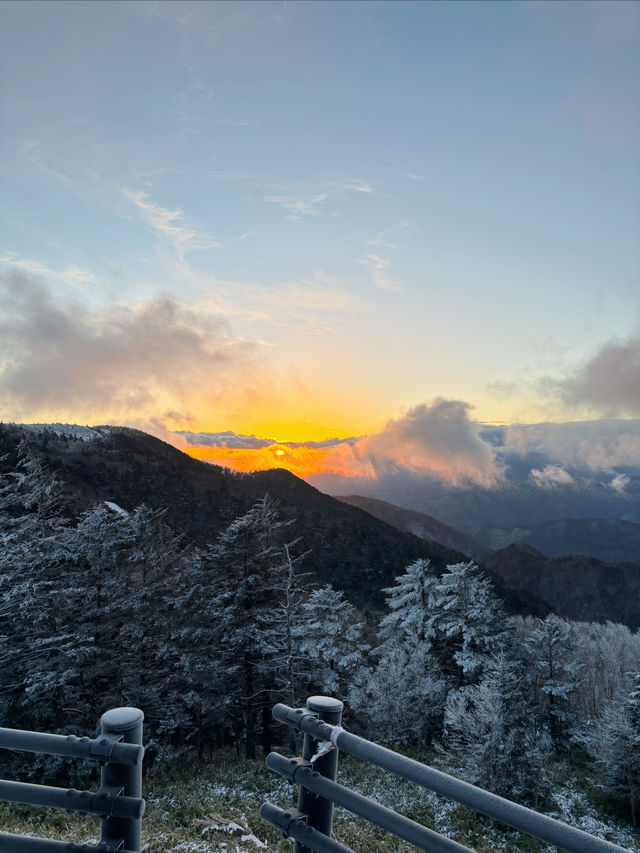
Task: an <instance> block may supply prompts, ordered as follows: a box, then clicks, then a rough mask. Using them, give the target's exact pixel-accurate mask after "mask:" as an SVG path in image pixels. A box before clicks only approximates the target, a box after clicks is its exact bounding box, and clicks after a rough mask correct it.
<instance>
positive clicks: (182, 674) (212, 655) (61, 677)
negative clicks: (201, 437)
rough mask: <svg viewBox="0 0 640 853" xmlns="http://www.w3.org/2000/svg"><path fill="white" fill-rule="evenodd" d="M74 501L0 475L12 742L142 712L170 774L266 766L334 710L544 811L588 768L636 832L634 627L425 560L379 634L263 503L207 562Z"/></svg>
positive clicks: (391, 594)
mask: <svg viewBox="0 0 640 853" xmlns="http://www.w3.org/2000/svg"><path fill="white" fill-rule="evenodd" d="M63 496H64V491H63V485H62V484H61V483H60V482H58V481H57V480H56V478H55V477H53V476H52V475H51V474H50V473H49V472H48V471H47V470H46V467H45V465H44V463H43V461H42V459H41V457H40V456H39V455H38V453H37V451H36V450H34V449H33V448H30V447H29V446H28V445H27V444H24V445H23V446H22V447H21V454H20V462H19V465H18V466H17V467H15V466H12V465H5V466H4V469H3V473H2V480H1V481H0V535H1V537H2V538H1V545H2V547H1V550H0V620H1V621H0V725H4V726H12V727H21V728H37V729H41V730H50V731H65V732H69V731H76V730H81V731H82V730H85V729H86V727H87V725H88V722H89V721H94V720H97V718H98V717H99V715H100V714H101V713H102V712H103V711H104V710H105V709H106V708H108V707H113V706H117V705H123V704H129V705H135V706H138V707H141V708H143V710H144V712H145V717H146V724H147V732H148V736H149V738H150V744H149V745H150V752H151V754H152V755H154V756H155V757H156V759H158V760H161V759H162V758H163V757H164V756H166V755H171V756H173V757H174V758H175V756H176V753H179V752H180V751H184V750H194V751H196V752H197V753H198V754H199V755H205V754H207V752H208V751H210V750H212V749H214V748H218V747H221V746H225V745H233V746H235V747H236V749H238V750H240V749H242V750H243V751H244V752H245V753H246V754H247V755H248V756H249V757H254V756H255V755H256V751H257V749H258V748H261V751H263V752H268V751H269V750H270V749H271V742H272V740H273V738H274V733H273V731H272V724H271V713H270V709H271V706H272V705H273V704H274V703H275V702H277V701H285V702H287V703H288V704H292V705H295V704H298V703H299V702H301V701H302V700H303V699H304V698H305V696H307V695H311V694H314V693H325V694H331V695H335V696H338V697H340V698H343V699H345V700H346V701H347V703H348V707H349V709H350V718H351V720H352V726H353V727H357V728H359V729H360V730H361V731H362V732H363V733H364V734H366V735H367V736H369V737H371V739H373V740H376V741H379V742H383V743H387V744H392V745H401V744H407V745H418V746H421V745H429V744H436V745H437V746H438V748H439V749H443V750H444V751H445V753H444V754H445V755H446V757H447V760H448V761H450V762H451V764H452V766H453V767H454V768H455V769H457V770H458V771H461V772H463V773H464V775H465V778H467V779H469V781H472V782H475V783H477V784H479V785H481V786H483V787H486V788H489V789H490V790H493V791H496V792H498V793H501V794H504V795H507V796H510V797H514V798H516V799H518V800H519V801H521V802H526V803H530V804H533V805H534V806H538V807H541V806H542V805H543V803H544V801H545V800H546V799H547V798H548V796H549V793H550V790H551V779H550V775H549V770H548V768H549V766H550V759H551V758H553V757H554V756H557V755H558V754H563V753H568V752H573V753H580V754H581V755H583V756H584V757H585V760H587V761H588V762H589V764H590V767H591V771H590V772H591V773H592V776H593V779H594V782H595V784H598V785H599V786H601V787H602V788H603V789H605V790H606V791H608V792H609V794H611V795H614V796H617V797H619V798H620V801H621V802H622V803H623V805H624V808H626V809H627V812H628V815H629V817H630V819H631V820H632V822H633V823H634V824H637V822H638V797H639V795H640V675H639V674H638V672H639V670H640V637H639V635H638V634H637V633H636V634H633V633H632V632H631V631H629V629H628V628H626V627H625V626H622V625H614V624H611V623H608V624H606V625H598V624H594V623H576V622H567V621H565V620H563V619H560V618H559V617H557V616H553V615H551V616H549V617H547V618H546V619H544V620H538V619H535V620H534V619H531V618H528V619H523V618H521V617H517V618H516V617H508V616H507V615H506V613H505V610H504V607H503V604H502V602H501V601H500V599H499V598H498V597H497V596H496V594H495V592H494V590H493V587H492V586H491V584H490V582H489V581H488V580H487V579H486V578H485V577H484V576H483V574H482V572H481V571H480V570H479V569H478V567H477V566H475V565H474V564H473V563H457V564H455V565H450V566H448V567H447V568H446V569H445V571H444V572H441V573H440V574H437V573H435V572H434V571H433V569H432V567H431V566H430V564H429V562H428V561H426V560H417V561H415V562H414V563H412V564H411V565H409V566H407V568H406V569H405V571H404V572H403V573H402V574H401V575H399V576H398V577H397V578H396V583H395V584H394V586H392V587H389V588H388V589H386V590H384V592H385V595H386V600H387V605H388V612H387V614H386V615H384V616H383V617H382V618H381V619H380V621H379V623H378V624H377V625H373V624H366V623H365V622H364V620H363V619H362V618H361V615H360V614H359V612H358V611H357V610H356V609H355V608H354V607H353V606H352V605H351V604H350V603H349V602H348V601H347V600H346V599H345V598H344V596H343V594H342V593H341V592H339V591H337V590H335V589H333V588H332V587H330V586H317V585H314V584H313V582H312V580H311V578H310V577H309V576H305V575H302V574H301V573H300V572H299V571H298V563H299V562H300V560H301V558H302V557H303V556H304V544H303V543H301V542H298V541H290V539H289V536H288V528H289V525H288V524H287V523H285V522H283V521H282V519H281V518H280V516H279V512H278V507H277V505H276V504H275V503H274V501H272V500H271V499H270V498H269V497H268V496H266V497H264V498H263V499H262V500H260V501H258V502H257V503H256V504H255V505H254V506H253V507H252V508H251V509H250V510H249V511H248V512H246V513H244V514H243V515H241V516H240V517H238V518H236V519H235V520H234V521H232V522H231V524H229V525H228V526H227V527H226V528H225V529H224V530H223V531H222V532H221V533H220V534H219V535H218V536H217V537H216V538H215V540H214V541H213V542H212V543H211V544H209V545H207V546H206V547H196V546H194V545H193V544H192V543H190V542H189V541H186V540H184V539H183V538H182V537H181V536H180V535H179V534H178V533H177V532H175V531H174V530H172V529H171V528H170V527H169V525H168V524H167V523H166V522H165V520H164V517H163V513H162V512H159V511H156V510H151V509H149V508H147V507H145V506H139V507H137V508H135V509H134V510H133V511H131V512H126V511H124V510H122V509H121V508H120V507H118V506H116V505H114V504H108V503H102V504H98V505H96V506H94V507H92V508H90V509H88V510H87V511H86V512H84V513H83V514H82V515H81V517H80V518H78V519H75V520H69V519H66V518H64V517H63V515H62V514H61V512H60V506H61V503H62V499H63Z"/></svg>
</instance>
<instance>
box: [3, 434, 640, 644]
mask: <svg viewBox="0 0 640 853" xmlns="http://www.w3.org/2000/svg"><path fill="white" fill-rule="evenodd" d="M23 439H26V440H28V441H29V442H31V443H33V444H34V445H35V446H36V447H37V448H38V449H39V451H40V452H41V453H42V454H43V455H44V457H45V460H46V462H47V465H48V467H49V468H50V470H51V471H52V473H54V474H55V475H56V476H57V477H58V478H59V479H60V480H61V481H62V483H63V484H64V493H65V504H64V507H63V511H64V513H65V514H67V515H68V516H69V517H77V516H78V514H79V513H80V512H82V511H83V510H84V509H86V508H87V507H89V506H91V505H92V504H94V503H96V502H98V501H111V502H113V503H115V504H117V505H119V506H120V507H123V508H124V509H125V510H130V509H132V508H133V507H135V506H137V505H138V504H141V503H145V504H147V505H148V506H150V507H152V508H156V509H164V510H165V511H166V518H167V521H168V523H169V524H171V526H172V527H173V528H174V529H175V530H176V531H179V532H181V533H183V534H184V535H185V536H186V537H187V538H189V539H191V540H192V541H194V542H196V543H198V544H204V543H206V542H211V541H213V540H214V539H215V537H216V535H217V533H218V532H219V531H220V530H221V529H222V528H223V527H224V526H226V525H227V524H229V523H230V522H231V521H232V520H233V519H234V518H235V517H237V516H238V515H240V514H242V513H243V512H246V511H247V510H248V509H249V508H250V507H251V506H252V505H253V504H254V503H255V501H256V500H258V499H259V498H261V497H263V496H264V495H265V494H267V493H268V494H270V495H272V496H273V497H275V498H277V499H278V500H279V501H280V505H281V513H282V516H283V517H284V518H285V519H286V520H288V521H290V528H289V530H288V538H289V539H290V540H294V539H298V538H299V540H300V541H299V544H298V545H297V546H296V548H297V549H298V552H306V551H308V554H307V556H306V557H305V558H304V560H303V562H302V564H301V570H305V571H311V572H313V573H314V574H315V576H316V577H317V578H318V580H319V581H321V582H330V583H332V584H333V585H334V586H335V587H336V588H338V589H342V590H343V591H344V592H345V593H346V594H347V595H348V597H349V598H350V599H351V600H352V601H353V603H354V604H356V605H357V606H359V607H360V608H362V609H363V610H364V611H365V613H366V612H367V611H369V610H370V611H372V612H379V611H380V609H381V608H383V607H384V593H383V589H384V587H386V586H390V585H391V584H392V583H393V581H394V578H395V577H396V576H397V575H399V574H400V573H402V571H403V570H404V568H405V567H406V566H407V565H408V564H409V563H411V562H412V561H414V560H416V559H418V558H425V559H430V560H431V562H432V564H433V566H434V567H435V568H436V569H437V570H441V569H443V568H444V566H446V565H448V564H450V563H454V562H459V561H461V560H468V559H469V558H471V557H472V558H474V559H476V560H478V561H479V563H480V565H481V566H482V567H483V568H484V569H485V570H486V572H487V574H488V576H489V577H490V578H491V579H492V581H493V583H494V586H495V587H496V591H497V592H498V594H499V595H501V596H502V597H503V598H504V600H505V602H506V604H507V607H508V609H509V610H510V612H514V613H522V614H532V615H538V616H543V615H546V613H548V612H549V611H551V610H553V611H555V612H557V613H558V614H559V615H562V616H566V617H568V618H574V619H577V618H579V619H585V620H607V619H610V620H612V621H620V622H625V623H627V624H629V625H632V626H635V627H637V626H638V625H639V624H640V615H639V614H640V606H639V602H640V597H639V595H638V592H639V591H640V586H639V582H638V581H639V579H640V565H637V561H634V562H635V563H636V564H631V563H628V564H615V565H609V564H607V563H604V562H601V561H598V560H596V559H593V558H589V557H583V556H572V557H571V558H570V559H567V560H554V559H553V558H552V557H547V556H545V555H544V554H541V553H540V552H538V551H535V550H534V549H533V548H530V547H527V546H520V545H517V546H511V547H510V548H506V549H502V550H500V551H498V552H497V553H494V554H490V553H489V550H490V548H491V543H492V542H494V541H496V539H495V537H496V536H497V535H498V534H497V533H496V532H495V531H496V529H497V528H499V529H500V530H502V531H503V535H505V536H506V535H514V531H513V528H510V527H506V526H505V527H504V528H502V527H500V526H499V524H497V525H496V526H495V527H492V528H491V529H490V530H488V527H487V526H485V527H482V526H480V525H476V526H473V525H469V527H468V528H467V529H473V530H474V531H475V530H478V531H479V534H478V535H476V536H475V537H473V536H469V535H468V533H467V531H466V530H465V531H460V530H456V529H455V528H454V527H452V526H449V525H446V524H443V523H442V522H441V521H439V520H438V519H436V518H434V517H432V516H430V515H425V514H423V513H420V512H416V511H411V510H406V509H402V508H401V507H398V506H393V505H391V504H388V503H385V502H384V501H380V500H372V499H371V498H366V497H360V496H350V497H348V498H341V499H339V500H338V499H334V498H332V497H330V496H329V495H327V494H324V493H323V492H320V491H318V490H317V489H315V488H313V487H312V486H310V485H309V484H308V483H305V482H304V481H303V480H300V479H299V478H297V477H295V476H294V475H293V474H290V473H289V472H287V471H285V470H283V469H275V470H270V471H259V472H255V473H253V474H239V473H236V472H233V471H230V470H228V469H224V468H220V467H218V466H215V465H210V464H208V463H204V462H199V461H197V460H194V459H192V458H191V457H190V456H187V455H186V454H184V453H182V452H181V451H179V450H177V449H176V448H175V447H173V446H171V445H169V444H166V443H165V442H163V441H160V440H159V439H157V438H154V437H153V436H150V435H147V434H145V433H143V432H140V431H137V430H133V429H128V428H124V427H96V428H88V427H83V428H78V427H74V428H71V427H64V426H59V425H56V426H38V427H26V426H20V425H0V457H2V456H3V455H5V454H7V457H6V458H5V459H4V460H3V461H2V462H0V464H3V465H5V466H6V465H14V464H15V461H16V448H17V445H18V443H19V442H20V441H21V440H23ZM462 506H464V502H462ZM459 512H460V513H462V508H460V509H459ZM609 521H611V519H608V520H607V519H605V520H604V522H603V523H600V521H599V522H598V523H596V524H595V526H593V525H594V523H593V522H592V523H591V524H592V527H591V528H589V529H591V534H592V540H593V542H594V543H595V542H596V540H598V535H599V534H598V530H601V531H604V533H606V532H607V531H613V529H614V528H612V527H611V526H610V525H609V524H608V522H609ZM614 521H615V520H614ZM554 524H555V525H556V526H555V527H553V526H552V525H549V524H548V523H547V524H541V525H537V526H536V525H533V526H532V527H531V528H529V527H526V531H532V532H529V533H527V534H526V535H527V536H529V535H533V533H535V534H536V535H540V536H542V535H543V534H544V535H546V536H547V538H548V539H549V541H551V540H552V539H553V537H554V536H555V537H556V539H560V538H562V536H564V537H565V539H566V540H567V541H570V540H571V537H574V539H575V538H578V539H579V537H580V530H581V529H582V527H584V525H585V524H586V522H584V519H582V520H581V519H578V520H576V524H569V523H568V522H566V523H565V522H563V523H559V522H554ZM563 524H564V527H563ZM538 527H539V528H540V530H538ZM636 527H638V525H637V524H635V523H632V522H629V524H628V525H627V524H624V523H623V524H622V525H621V526H619V530H620V531H621V533H624V536H622V535H620V536H618V545H619V546H620V542H621V541H623V540H624V541H625V542H626V543H628V544H627V545H625V547H627V548H628V549H631V548H632V547H633V535H634V534H635V528H636ZM522 529H523V530H524V529H525V528H524V526H523V528H522ZM585 529H587V528H585ZM521 532H522V531H521ZM518 535H520V534H518ZM492 536H493V537H494V539H491V537H492ZM585 538H586V539H587V540H588V537H585ZM605 540H606V536H604V534H603V537H602V541H605ZM500 544H502V543H500ZM613 544H614V543H613V540H612V541H611V545H613Z"/></svg>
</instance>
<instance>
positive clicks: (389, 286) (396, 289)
mask: <svg viewBox="0 0 640 853" xmlns="http://www.w3.org/2000/svg"><path fill="white" fill-rule="evenodd" d="M358 263H359V264H361V265H362V266H363V267H364V268H365V269H366V270H367V272H368V273H369V275H370V277H371V280H372V282H373V284H374V285H375V286H376V287H378V288H379V289H380V290H388V291H390V292H392V293H400V292H401V291H402V288H401V286H400V284H399V283H398V281H397V280H396V279H395V278H393V276H392V269H393V263H392V261H391V259H390V258H383V257H381V256H380V255H374V254H373V253H369V254H367V256H366V257H365V258H360V259H359V261H358Z"/></svg>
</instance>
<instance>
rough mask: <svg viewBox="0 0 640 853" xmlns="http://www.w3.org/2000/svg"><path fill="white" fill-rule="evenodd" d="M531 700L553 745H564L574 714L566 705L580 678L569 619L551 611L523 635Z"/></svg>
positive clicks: (568, 705)
mask: <svg viewBox="0 0 640 853" xmlns="http://www.w3.org/2000/svg"><path fill="white" fill-rule="evenodd" d="M524 651H525V657H524V664H525V668H526V672H527V677H528V679H529V688H530V694H531V695H530V699H531V702H532V705H533V707H534V708H535V709H536V712H537V714H538V716H539V717H540V718H541V719H542V720H543V721H544V724H545V726H546V729H547V731H548V732H549V735H550V737H551V740H552V741H553V743H554V745H555V746H564V745H566V744H567V741H568V736H569V733H570V729H571V726H572V723H573V722H574V714H573V712H572V709H571V706H570V704H569V699H570V697H571V694H572V693H573V692H574V690H576V688H577V687H578V685H579V683H580V681H579V679H578V672H579V671H580V664H579V662H578V661H576V660H575V657H574V654H573V642H572V637H571V628H570V625H569V623H568V622H565V621H564V619H560V617H559V616H556V615H554V614H551V615H550V616H547V618H546V619H540V620H538V624H537V626H536V627H535V628H534V629H533V630H532V631H531V632H530V633H529V634H528V635H527V636H526V637H525V638H524Z"/></svg>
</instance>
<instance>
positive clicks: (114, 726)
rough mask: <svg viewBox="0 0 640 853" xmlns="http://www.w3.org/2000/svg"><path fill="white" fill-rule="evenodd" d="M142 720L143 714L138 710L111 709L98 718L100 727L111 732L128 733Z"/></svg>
mask: <svg viewBox="0 0 640 853" xmlns="http://www.w3.org/2000/svg"><path fill="white" fill-rule="evenodd" d="M143 720H144V714H143V713H142V711H141V710H140V709H139V708H112V709H111V710H110V711H105V713H104V714H103V715H102V716H101V717H100V723H101V725H102V727H103V728H105V729H108V730H109V731H111V732H128V731H129V730H130V729H135V728H136V726H139V725H140V724H141V723H142V721H143Z"/></svg>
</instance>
